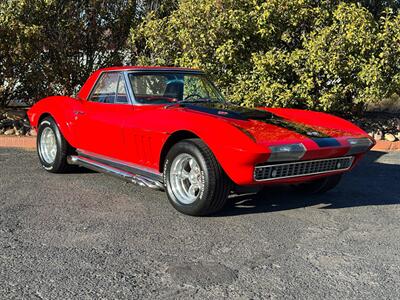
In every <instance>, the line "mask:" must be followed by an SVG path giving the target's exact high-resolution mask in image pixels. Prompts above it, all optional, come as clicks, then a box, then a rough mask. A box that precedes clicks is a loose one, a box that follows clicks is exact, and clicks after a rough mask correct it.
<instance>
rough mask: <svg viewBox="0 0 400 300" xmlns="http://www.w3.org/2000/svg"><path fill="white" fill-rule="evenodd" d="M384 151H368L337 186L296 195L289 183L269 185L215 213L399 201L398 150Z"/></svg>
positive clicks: (330, 207)
mask: <svg viewBox="0 0 400 300" xmlns="http://www.w3.org/2000/svg"><path fill="white" fill-rule="evenodd" d="M385 154H386V153H385V152H377V151H371V152H369V153H368V154H367V155H366V156H365V157H364V158H363V160H362V161H361V162H360V163H359V164H358V165H357V166H356V167H355V168H354V169H353V170H352V171H351V172H350V173H348V174H346V175H345V176H344V177H343V178H342V181H341V182H340V183H339V185H338V186H337V187H336V188H335V189H333V190H331V191H329V192H327V193H326V194H323V195H311V196H310V195H308V196H306V195H300V194H296V193H294V191H293V190H292V189H290V187H289V186H271V187H270V188H268V189H265V190H264V191H262V192H260V193H258V194H249V195H240V196H234V197H232V198H231V199H229V200H230V201H229V203H228V204H227V206H226V207H225V209H224V210H222V211H221V212H220V213H219V214H217V215H215V216H216V217H218V216H233V215H242V214H256V213H268V212H275V211H284V210H291V209H297V208H304V207H309V206H318V208H319V209H340V208H347V207H359V206H370V205H374V206H377V205H396V204H400V184H399V179H400V153H398V154H396V155H393V158H392V159H391V160H386V159H380V158H381V157H382V156H383V155H385Z"/></svg>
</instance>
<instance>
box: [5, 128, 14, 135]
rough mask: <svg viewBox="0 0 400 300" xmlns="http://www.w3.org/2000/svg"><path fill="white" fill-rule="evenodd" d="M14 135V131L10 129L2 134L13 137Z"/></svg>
mask: <svg viewBox="0 0 400 300" xmlns="http://www.w3.org/2000/svg"><path fill="white" fill-rule="evenodd" d="M14 133H15V129H14V128H11V129H7V130H6V131H5V132H4V134H5V135H13V134H14Z"/></svg>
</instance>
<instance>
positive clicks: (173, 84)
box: [129, 72, 225, 104]
mask: <svg viewBox="0 0 400 300" xmlns="http://www.w3.org/2000/svg"><path fill="white" fill-rule="evenodd" d="M129 81H130V84H131V86H132V91H133V93H134V96H135V100H136V101H137V102H139V103H145V104H163V103H174V102H225V100H224V98H223V97H222V95H221V94H220V92H219V91H218V90H217V88H216V87H215V86H214V85H213V84H212V83H211V82H210V81H209V80H208V79H207V77H206V76H205V75H203V74H190V73H177V72H169V73H168V72H157V73H130V74H129Z"/></svg>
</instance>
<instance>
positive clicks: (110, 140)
mask: <svg viewBox="0 0 400 300" xmlns="http://www.w3.org/2000/svg"><path fill="white" fill-rule="evenodd" d="M132 112H133V107H132V105H131V103H130V101H129V98H128V96H127V89H126V82H125V78H124V76H123V73H121V72H104V73H103V74H102V75H101V76H100V77H99V79H98V80H97V82H96V84H95V86H94V88H93V90H92V92H91V94H90V95H89V97H88V99H87V100H85V101H82V105H81V106H80V109H79V110H77V111H76V112H75V129H76V130H77V136H78V140H79V145H80V148H81V149H79V150H83V151H86V152H90V153H92V154H97V155H102V156H106V157H109V158H115V159H123V158H124V156H125V148H124V126H125V124H126V121H127V120H128V118H129V117H130V116H131V114H132Z"/></svg>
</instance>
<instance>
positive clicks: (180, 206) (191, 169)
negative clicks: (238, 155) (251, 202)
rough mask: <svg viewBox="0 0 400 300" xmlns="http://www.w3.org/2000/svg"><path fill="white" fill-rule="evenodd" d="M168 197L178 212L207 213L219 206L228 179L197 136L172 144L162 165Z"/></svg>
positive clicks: (224, 193) (223, 200) (212, 211)
mask: <svg viewBox="0 0 400 300" xmlns="http://www.w3.org/2000/svg"><path fill="white" fill-rule="evenodd" d="M164 184H165V189H166V191H167V195H168V199H169V200H170V202H171V204H172V205H173V206H174V207H175V208H176V209H177V210H178V211H180V212H182V213H184V214H188V215H194V216H200V215H208V214H212V213H215V212H217V211H218V210H220V209H222V207H223V206H224V205H225V203H226V199H227V198H228V194H229V192H230V189H231V182H230V180H229V178H228V177H227V176H226V174H225V173H224V171H223V170H222V168H221V166H220V165H219V163H218V162H217V160H216V159H215V157H214V154H213V153H212V152H211V150H210V149H209V148H208V147H207V146H206V145H205V144H204V143H203V142H202V141H201V140H200V139H188V140H184V141H182V142H179V143H177V144H175V145H174V146H173V147H172V148H171V149H170V151H169V152H168V154H167V157H166V160H165V164H164Z"/></svg>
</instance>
